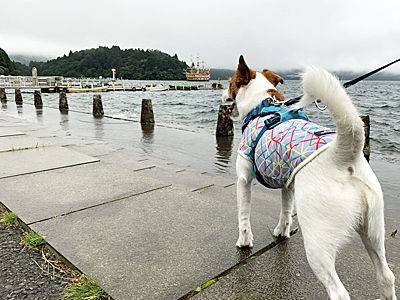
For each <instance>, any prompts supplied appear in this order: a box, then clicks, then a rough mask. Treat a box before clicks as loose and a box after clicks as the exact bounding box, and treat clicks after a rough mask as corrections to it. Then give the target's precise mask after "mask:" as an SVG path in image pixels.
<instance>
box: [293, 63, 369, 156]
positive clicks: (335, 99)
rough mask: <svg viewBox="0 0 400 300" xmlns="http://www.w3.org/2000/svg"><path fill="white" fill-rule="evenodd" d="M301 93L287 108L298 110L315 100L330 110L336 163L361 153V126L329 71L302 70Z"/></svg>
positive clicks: (355, 113)
mask: <svg viewBox="0 0 400 300" xmlns="http://www.w3.org/2000/svg"><path fill="white" fill-rule="evenodd" d="M303 89H304V96H303V97H302V98H301V100H300V102H298V103H297V104H295V105H293V106H292V108H291V109H300V108H303V107H305V106H307V105H308V104H310V103H312V102H313V101H314V100H316V99H320V100H322V102H324V104H325V105H326V106H327V107H328V109H329V111H330V112H331V113H332V115H333V118H334V120H335V123H336V130H337V137H336V140H335V141H334V142H333V144H332V147H333V150H334V153H335V159H337V162H338V163H349V162H352V161H354V159H355V158H356V157H357V156H358V155H360V154H361V153H362V149H363V146H364V127H363V122H362V121H361V118H360V117H359V116H358V113H357V110H356V108H355V107H354V105H353V103H352V102H351V100H350V97H349V96H348V95H347V93H346V91H345V90H344V88H343V86H342V85H341V84H340V82H339V80H338V79H337V78H336V77H334V76H333V75H332V74H330V73H329V72H327V71H325V70H323V69H318V68H315V67H309V68H307V69H306V71H305V72H304V73H303Z"/></svg>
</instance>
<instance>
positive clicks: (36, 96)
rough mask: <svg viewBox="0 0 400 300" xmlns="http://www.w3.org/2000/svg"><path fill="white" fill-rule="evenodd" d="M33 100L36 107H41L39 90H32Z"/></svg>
mask: <svg viewBox="0 0 400 300" xmlns="http://www.w3.org/2000/svg"><path fill="white" fill-rule="evenodd" d="M33 102H34V105H35V107H36V109H42V108H43V101H42V94H41V93H40V91H34V93H33Z"/></svg>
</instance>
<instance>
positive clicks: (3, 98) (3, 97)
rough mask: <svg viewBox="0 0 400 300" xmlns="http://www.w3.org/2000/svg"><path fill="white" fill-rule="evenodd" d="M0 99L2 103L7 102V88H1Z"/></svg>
mask: <svg viewBox="0 0 400 300" xmlns="http://www.w3.org/2000/svg"><path fill="white" fill-rule="evenodd" d="M0 101H1V103H7V94H6V89H5V88H0Z"/></svg>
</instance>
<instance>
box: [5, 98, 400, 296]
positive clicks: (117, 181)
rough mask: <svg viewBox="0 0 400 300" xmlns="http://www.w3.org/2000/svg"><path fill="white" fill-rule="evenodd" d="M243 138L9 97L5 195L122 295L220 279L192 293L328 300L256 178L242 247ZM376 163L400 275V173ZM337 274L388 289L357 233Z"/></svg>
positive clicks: (357, 285)
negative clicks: (239, 151) (281, 230)
mask: <svg viewBox="0 0 400 300" xmlns="http://www.w3.org/2000/svg"><path fill="white" fill-rule="evenodd" d="M236 145H237V137H235V138H223V139H216V138H215V136H213V135H211V134H207V133H199V132H192V131H185V130H178V129H175V128H169V127H165V126H154V127H150V128H149V127H142V126H141V125H140V123H137V122H132V121H125V120H117V119H111V118H102V119H94V118H93V117H92V116H91V115H90V114H84V113H78V112H69V113H68V114H61V113H60V112H59V111H58V110H56V109H51V108H46V107H45V108H44V109H43V110H42V111H39V112H38V111H36V110H35V109H34V107H33V106H32V105H27V104H25V105H24V106H23V107H22V108H21V107H20V108H16V107H15V103H13V102H9V103H8V105H7V107H3V109H2V111H1V112H0V150H1V152H0V186H1V199H0V201H1V203H2V204H3V205H5V206H6V207H7V208H8V209H10V210H12V211H14V212H15V213H16V214H17V215H18V216H19V217H20V218H21V219H22V221H23V222H24V223H26V224H28V225H29V226H30V227H31V228H32V229H33V230H35V231H37V232H38V233H39V234H41V235H42V236H45V237H46V240H47V241H48V243H49V244H50V245H51V246H52V247H53V248H55V249H56V250H57V251H58V252H59V253H60V254H61V255H63V256H64V258H65V259H67V260H68V261H69V262H70V263H72V264H73V265H74V266H75V267H76V268H78V269H79V270H81V271H82V272H84V273H85V274H87V275H89V276H92V277H94V278H95V279H96V280H97V281H98V282H99V284H100V285H101V287H103V288H104V289H105V290H106V291H107V292H108V293H109V294H110V295H111V296H112V297H113V298H114V299H178V298H181V297H187V296H188V295H189V294H190V291H192V290H194V289H196V288H197V287H199V286H201V285H202V284H204V283H206V282H208V281H209V280H210V279H213V278H216V277H218V276H222V277H220V280H219V281H218V282H216V283H215V284H213V285H211V286H210V287H208V288H206V289H204V290H203V291H202V292H201V293H199V294H197V295H195V296H194V298H195V299H196V298H200V299H326V298H327V296H326V294H325V291H324V289H323V287H322V286H321V284H320V283H319V282H318V281H317V279H316V278H315V276H314V275H313V273H312V272H311V269H310V268H309V266H308V264H307V261H306V258H305V253H304V249H303V245H302V243H303V241H302V237H301V231H298V232H297V233H295V234H294V235H293V236H292V238H291V239H290V240H287V241H284V242H281V243H279V244H278V245H272V237H271V235H270V233H269V229H272V228H274V226H275V224H276V222H277V221H278V216H279V209H280V201H279V197H280V194H279V191H276V190H266V189H263V188H261V187H260V186H259V185H257V184H255V185H254V193H253V199H254V200H253V208H252V211H253V214H252V225H253V232H254V235H255V247H254V249H252V250H239V249H237V248H236V247H235V242H236V238H237V220H236V196H235V189H236V187H235V176H234V168H233V166H234V160H235V157H236V151H235V150H234V149H236ZM372 160H373V159H372ZM372 166H373V168H374V170H375V171H376V173H377V175H378V177H379V178H380V180H381V183H382V187H383V189H384V194H385V201H386V202H385V204H386V207H385V213H386V230H387V241H386V244H387V256H388V261H389V264H390V267H391V269H392V271H393V272H394V273H395V275H396V277H397V278H400V251H399V249H400V239H399V237H398V236H396V237H394V238H392V237H390V235H389V234H390V233H391V232H393V231H394V230H396V229H398V228H399V227H400V221H399V218H398V216H399V213H400V204H399V200H398V195H399V193H400V188H399V186H398V185H397V183H398V181H399V179H400V177H399V173H398V170H397V169H398V168H397V166H396V165H392V164H389V163H386V162H382V161H374V160H373V161H372ZM337 269H338V273H339V276H340V277H341V278H342V280H343V282H344V284H345V286H346V287H348V290H349V292H350V294H351V295H352V297H353V299H376V298H377V297H378V296H379V295H378V293H377V289H376V283H375V279H374V277H375V276H374V273H373V268H372V264H371V262H370V260H369V258H368V256H367V253H366V251H365V250H364V249H363V247H362V245H361V243H360V241H359V238H358V237H355V238H354V240H353V242H352V243H351V244H349V245H347V246H346V247H345V249H343V251H342V252H341V253H340V254H339V256H338V260H337ZM398 282H399V281H398V280H397V282H396V284H397V291H398V290H399V283H398ZM185 295H186V296H185Z"/></svg>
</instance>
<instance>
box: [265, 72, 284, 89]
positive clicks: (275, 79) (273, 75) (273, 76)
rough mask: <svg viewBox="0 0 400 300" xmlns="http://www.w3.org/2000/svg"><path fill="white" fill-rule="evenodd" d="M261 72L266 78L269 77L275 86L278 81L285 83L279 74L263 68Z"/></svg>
mask: <svg viewBox="0 0 400 300" xmlns="http://www.w3.org/2000/svg"><path fill="white" fill-rule="evenodd" d="M261 74H263V75H264V76H265V78H267V79H268V81H269V82H271V83H272V84H273V85H274V86H277V85H278V83H282V84H283V82H284V81H283V78H282V77H281V76H279V75H278V74H276V73H274V72H272V71H270V70H267V69H264V70H262V72H261Z"/></svg>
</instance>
